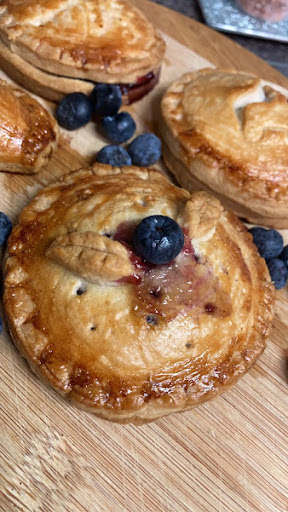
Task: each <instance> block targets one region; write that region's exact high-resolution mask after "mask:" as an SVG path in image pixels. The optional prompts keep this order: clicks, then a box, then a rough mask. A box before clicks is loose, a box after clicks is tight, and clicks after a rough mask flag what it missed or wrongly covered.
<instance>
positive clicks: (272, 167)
mask: <svg viewBox="0 0 288 512" xmlns="http://www.w3.org/2000/svg"><path fill="white" fill-rule="evenodd" d="M161 132H162V136H163V139H164V141H165V144H166V145H167V147H168V148H169V151H170V152H171V153H172V155H173V157H175V158H177V160H179V162H180V163H182V164H183V165H184V166H185V167H187V170H188V173H190V174H191V182H192V181H193V178H195V179H196V180H198V181H199V182H202V183H203V185H204V186H205V185H206V186H207V187H209V188H210V189H211V191H214V192H215V193H216V194H219V196H222V197H223V200H225V199H226V198H227V200H231V201H235V202H237V203H238V204H239V205H240V206H243V207H244V208H246V207H247V208H250V209H251V210H252V211H253V212H255V213H256V214H259V220H258V222H259V221H260V222H261V216H262V217H263V219H265V221H266V222H268V224H269V217H271V219H272V220H275V222H277V219H278V218H279V221H281V219H285V218H286V219H287V218H288V215H287V196H288V175H287V166H288V145H287V141H288V103H287V98H286V97H285V96H284V94H281V93H280V92H278V91H277V90H276V88H275V89H274V88H273V86H270V85H265V84H264V85H263V84H262V83H261V81H260V79H259V78H257V77H255V76H253V75H246V74H245V73H239V72H235V71H231V72H227V71H221V70H211V69H206V70H201V71H198V72H195V73H187V74H186V75H183V76H182V77H181V78H180V79H179V80H178V81H176V82H174V84H172V85H171V86H170V87H169V89H168V90H167V92H166V93H165V95H164V97H163V99H162V121H161ZM167 162H168V165H169V155H168V157H167ZM170 167H172V168H173V167H175V175H176V176H177V179H178V181H179V182H180V183H183V182H185V177H184V176H183V181H182V179H181V174H182V173H181V168H180V165H179V166H175V165H174V166H173V164H172V163H171V165H170ZM235 212H236V213H238V214H239V212H238V211H237V208H235ZM251 217H252V216H251ZM247 218H248V220H250V219H249V216H248V217H247ZM267 219H268V220H267ZM251 222H255V220H253V218H251ZM270 225H271V224H270ZM276 225H277V224H276ZM279 227H281V226H279ZM282 227H284V225H282ZM286 227H287V226H286Z"/></svg>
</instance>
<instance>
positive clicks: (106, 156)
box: [96, 146, 132, 167]
mask: <svg viewBox="0 0 288 512" xmlns="http://www.w3.org/2000/svg"><path fill="white" fill-rule="evenodd" d="M96 162H100V163H101V164H109V165H112V166H113V167H123V166H124V165H131V164H132V161H131V158H130V155H128V153H127V151H126V150H125V149H124V148H122V147H121V146H104V148H102V149H100V151H99V153H98V155H97V157H96Z"/></svg>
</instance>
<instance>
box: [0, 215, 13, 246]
mask: <svg viewBox="0 0 288 512" xmlns="http://www.w3.org/2000/svg"><path fill="white" fill-rule="evenodd" d="M11 230H12V222H11V220H10V219H9V217H7V215H5V213H3V212H0V246H1V245H3V244H4V243H5V242H6V240H7V238H8V236H9V235H10V232H11Z"/></svg>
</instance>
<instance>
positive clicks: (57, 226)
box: [4, 164, 275, 422]
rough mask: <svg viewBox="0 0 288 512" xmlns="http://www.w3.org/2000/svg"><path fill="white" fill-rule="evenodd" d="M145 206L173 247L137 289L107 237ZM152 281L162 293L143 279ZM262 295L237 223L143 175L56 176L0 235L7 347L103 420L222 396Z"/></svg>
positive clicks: (103, 171) (243, 355) (255, 352)
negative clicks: (176, 250)
mask: <svg viewBox="0 0 288 512" xmlns="http://www.w3.org/2000/svg"><path fill="white" fill-rule="evenodd" d="M156 213H157V214H163V215H168V216H170V217H172V218H174V219H175V220H177V221H178V222H179V224H180V225H181V226H182V227H183V230H184V233H185V237H186V242H185V245H184V249H183V251H182V252H181V253H180V255H179V256H177V258H176V260H175V261H174V263H173V265H171V266H170V265H168V266H167V265H166V266H156V267H154V268H152V269H151V268H150V269H148V270H147V268H146V270H145V271H144V273H143V274H142V278H143V280H142V281H141V283H140V284H139V282H136V281H135V280H134V278H135V274H137V272H140V270H139V269H140V267H139V261H138V260H137V261H138V263H137V265H138V266H137V265H136V267H135V261H136V260H133V258H132V256H131V253H130V252H129V246H127V244H125V243H121V240H120V238H119V237H118V238H117V236H116V234H117V233H118V232H121V229H122V230H123V226H126V225H129V226H131V225H132V226H133V225H135V224H137V223H138V222H139V221H140V220H141V219H143V218H144V217H147V216H148V215H151V214H156ZM131 223H132V224H131ZM121 226H122V227H121ZM119 230H120V231H119ZM191 244H192V245H191ZM66 249H67V250H66ZM93 251H94V252H93ZM97 251H99V252H97ZM101 251H102V253H101ZM127 254H128V255H130V256H129V258H130V259H129V258H127ZM103 255H104V256H103ZM117 255H119V258H118V256H117ZM101 260H102V263H103V264H101ZM81 262H82V264H81ZM133 262H134V263H133ZM183 262H184V265H183ZM131 263H132V265H133V266H134V274H131ZM109 269H110V270H109ZM171 269H172V270H171ZM181 269H182V270H181ZM180 270H181V272H183V274H181V272H180ZM179 272H180V273H179ZM163 273H164V274H163ZM47 276H49V279H47ZM143 276H144V277H143ZM163 276H164V277H165V276H166V281H165V280H164V281H165V282H166V285H165V284H163V281H162V285H161V286H160V292H162V294H163V297H164V299H163V300H162V296H161V293H160V292H159V289H158V294H156V293H154V292H155V288H153V286H154V285H156V284H157V283H158V284H159V277H160V281H161V279H162V280H163ZM168 276H169V278H168ZM179 276H180V277H179ZM187 276H188V277H187ZM132 278H133V279H132ZM178 279H180V281H178ZM183 279H184V280H183ZM185 279H186V281H185ZM187 279H188V280H187ZM191 283H192V285H193V286H191ZM165 286H166V288H165ZM181 287H182V288H181ZM180 288H181V289H182V292H181V290H180ZM167 290H168V292H167ZM179 290H180V291H179ZM274 293H275V292H274V287H273V285H272V283H271V281H270V277H269V273H268V270H267V267H266V264H265V261H264V260H263V259H262V258H260V257H259V254H258V252H257V249H256V247H255V246H254V244H253V242H252V237H251V235H250V233H249V232H248V231H247V230H246V228H245V227H244V226H243V225H242V224H241V223H240V222H239V221H238V220H237V218H236V217H235V216H234V215H233V214H231V213H227V212H225V211H224V210H223V208H222V206H221V205H220V203H219V202H218V201H217V199H215V198H213V197H212V196H210V195H208V194H206V193H205V192H197V193H194V194H192V195H191V194H190V193H189V192H187V191H185V190H183V189H180V188H177V187H175V186H174V185H172V184H171V183H169V182H168V181H167V180H166V178H164V176H163V175H162V174H161V173H160V172H159V171H156V170H153V169H145V168H143V169H138V168H136V167H124V168H122V169H118V168H111V167H109V166H104V165H101V164H95V165H94V167H92V168H89V169H82V170H80V171H77V172H76V173H72V174H70V175H68V176H66V177H63V178H62V179H61V181H59V182H56V183H54V184H52V185H50V186H48V187H46V188H44V189H43V190H42V191H41V192H40V193H39V194H38V195H37V196H36V197H35V199H34V200H33V201H32V202H31V204H30V205H28V206H27V207H26V208H25V209H24V210H23V212H22V213H21V215H20V219H19V224H18V225H17V226H16V227H15V228H14V229H13V231H12V234H11V236H10V239H9V243H8V249H7V259H6V264H5V292H4V306H5V311H6V316H7V320H8V324H9V327H10V332H11V335H12V338H13V340H14V342H15V344H16V345H17V347H18V348H19V350H20V351H21V353H22V354H23V356H24V357H25V358H26V359H27V361H28V362H29V364H30V366H31V368H32V369H33V371H34V372H35V373H36V374H37V375H38V376H39V377H40V378H42V379H44V380H45V381H46V382H48V383H49V384H50V385H51V386H52V387H53V388H54V389H55V390H57V391H58V392H59V393H60V394H61V395H63V396H66V397H67V398H69V399H70V400H71V401H72V402H74V403H75V404H76V405H78V406H80V407H82V408H84V409H85V410H87V411H90V412H93V413H95V414H97V415H99V416H101V417H103V418H106V419H110V420H113V421H125V422H127V421H131V422H142V421H150V420H153V419H155V418H157V417H160V416H162V415H165V414H168V413H170V412H176V411H183V410H185V409H188V408H190V407H193V406H195V405H197V404H200V403H202V402H204V401H206V400H208V399H209V398H212V397H213V396H215V395H217V394H218V393H222V392H223V391H224V390H226V389H227V388H228V387H229V386H230V385H231V384H233V383H234V382H235V381H236V380H237V379H238V378H239V377H240V376H242V375H243V374H244V373H245V372H246V371H247V370H248V368H249V367H250V366H251V365H252V364H253V363H254V362H255V360H256V359H257V357H258V356H259V355H260V354H261V352H262V351H263V349H264V347H265V342H266V338H267V335H268V332H269V329H270V326H271V321H272V315H273V305H274ZM152 295H153V296H152ZM149 297H151V303H149V300H150V299H149ZM147 301H148V302H147ZM167 304H168V306H167ZM187 305H188V307H187Z"/></svg>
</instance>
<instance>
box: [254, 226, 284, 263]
mask: <svg viewBox="0 0 288 512" xmlns="http://www.w3.org/2000/svg"><path fill="white" fill-rule="evenodd" d="M249 231H250V233H251V234H252V236H253V242H254V244H255V245H256V246H257V248H258V251H259V254H260V256H262V258H265V259H269V258H276V257H277V256H279V254H280V253H281V251H282V249H283V238H282V235H281V234H280V233H279V232H278V231H276V230H275V229H264V228H260V227H254V228H251V229H249Z"/></svg>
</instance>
